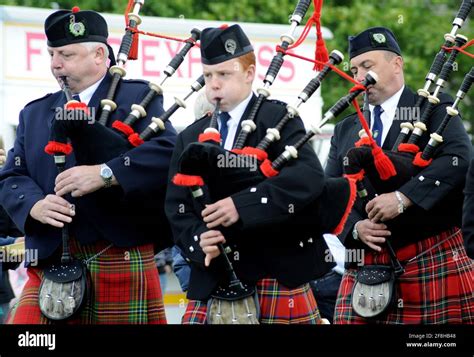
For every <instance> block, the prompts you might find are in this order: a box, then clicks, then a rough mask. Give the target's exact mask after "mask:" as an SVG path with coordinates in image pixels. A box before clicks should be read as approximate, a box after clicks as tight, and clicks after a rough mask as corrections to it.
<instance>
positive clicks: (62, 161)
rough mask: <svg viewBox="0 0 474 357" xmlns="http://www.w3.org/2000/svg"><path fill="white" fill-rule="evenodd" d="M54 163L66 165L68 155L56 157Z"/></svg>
mask: <svg viewBox="0 0 474 357" xmlns="http://www.w3.org/2000/svg"><path fill="white" fill-rule="evenodd" d="M54 163H55V164H56V165H64V164H65V163H66V155H54Z"/></svg>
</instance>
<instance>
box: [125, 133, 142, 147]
mask: <svg viewBox="0 0 474 357" xmlns="http://www.w3.org/2000/svg"><path fill="white" fill-rule="evenodd" d="M128 141H129V143H130V144H132V145H133V146H134V147H137V146H140V145H141V144H143V143H144V142H145V141H143V139H142V138H141V137H140V135H138V134H137V133H133V134H132V135H130V136H129V137H128Z"/></svg>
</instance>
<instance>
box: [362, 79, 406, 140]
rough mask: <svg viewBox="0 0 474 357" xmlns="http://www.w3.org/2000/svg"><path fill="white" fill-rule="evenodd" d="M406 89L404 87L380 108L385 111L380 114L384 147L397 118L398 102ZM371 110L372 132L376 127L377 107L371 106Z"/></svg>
mask: <svg viewBox="0 0 474 357" xmlns="http://www.w3.org/2000/svg"><path fill="white" fill-rule="evenodd" d="M404 89H405V86H402V88H400V90H399V91H398V92H397V93H395V94H394V95H392V96H391V97H390V98H388V99H387V100H386V101H385V102H383V103H382V104H381V105H380V106H381V107H382V109H383V112H382V114H380V119H381V120H382V124H383V131H382V140H381V143H382V145H383V143H384V141H385V138H386V137H387V135H388V132H389V130H390V127H391V126H392V123H393V119H394V118H395V114H396V112H397V106H398V102H399V101H400V97H401V96H402V93H403V90H404ZM369 108H370V117H371V118H372V119H371V120H370V130H372V127H373V126H374V120H373V118H374V108H375V106H374V105H372V104H369Z"/></svg>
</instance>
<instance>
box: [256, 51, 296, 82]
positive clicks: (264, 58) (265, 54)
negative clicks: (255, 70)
mask: <svg viewBox="0 0 474 357" xmlns="http://www.w3.org/2000/svg"><path fill="white" fill-rule="evenodd" d="M274 54H275V51H274V49H273V48H272V47H270V46H268V45H264V46H262V47H260V49H259V50H258V64H259V67H260V68H262V69H264V70H265V73H266V71H267V69H268V67H270V63H271V62H272V59H273V56H274ZM288 72H289V73H288ZM294 77H295V66H294V64H293V63H292V61H291V60H290V58H289V57H288V56H286V57H285V61H284V62H283V65H282V68H281V70H280V72H278V79H279V80H281V81H283V82H290V81H291V80H292V79H293V78H294ZM258 78H259V79H260V80H263V79H264V78H265V75H264V74H259V75H258Z"/></svg>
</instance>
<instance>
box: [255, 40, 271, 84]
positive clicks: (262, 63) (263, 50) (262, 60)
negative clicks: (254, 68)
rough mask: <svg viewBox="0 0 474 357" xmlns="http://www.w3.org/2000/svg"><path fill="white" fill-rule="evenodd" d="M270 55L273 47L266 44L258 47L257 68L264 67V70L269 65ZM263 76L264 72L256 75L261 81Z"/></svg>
mask: <svg viewBox="0 0 474 357" xmlns="http://www.w3.org/2000/svg"><path fill="white" fill-rule="evenodd" d="M265 54H266V55H267V56H266V57H265ZM272 55H273V48H271V47H270V46H266V45H264V46H262V47H260V49H259V50H258V68H261V69H264V70H265V72H266V71H267V69H268V67H269V66H270V63H271V58H272ZM267 58H269V59H267ZM264 78H265V75H264V74H259V75H258V79H260V80H262V81H263V79H264Z"/></svg>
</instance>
